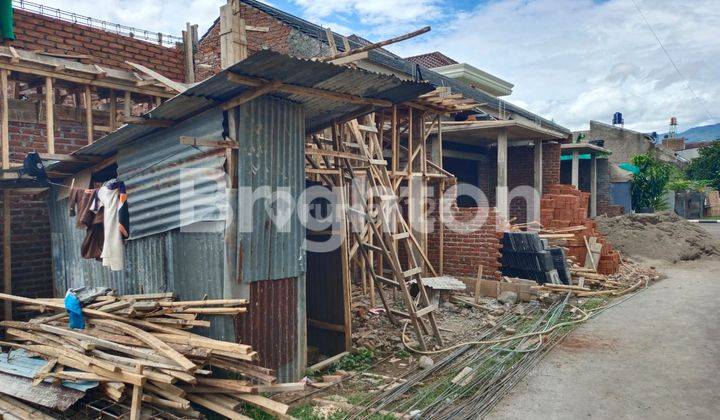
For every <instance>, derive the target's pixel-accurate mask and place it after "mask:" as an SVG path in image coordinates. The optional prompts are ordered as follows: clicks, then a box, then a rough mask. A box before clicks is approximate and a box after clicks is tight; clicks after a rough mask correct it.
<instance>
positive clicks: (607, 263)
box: [540, 184, 620, 274]
mask: <svg viewBox="0 0 720 420" xmlns="http://www.w3.org/2000/svg"><path fill="white" fill-rule="evenodd" d="M545 191H547V193H546V194H543V196H542V199H541V200H540V222H541V223H542V225H543V227H544V228H545V229H547V230H548V232H547V234H546V236H545V237H546V238H548V239H552V237H551V236H547V235H556V238H557V239H564V240H565V243H564V246H565V247H566V249H567V254H568V256H570V257H572V258H573V259H574V260H575V261H576V262H577V263H578V264H580V265H583V266H584V265H586V264H585V258H586V256H587V253H588V246H587V245H586V241H587V240H589V239H590V238H595V239H596V241H597V243H599V244H601V245H602V248H601V250H600V259H599V261H595V265H597V272H598V273H600V274H614V273H616V272H617V271H618V268H619V267H620V254H619V253H618V252H617V251H616V250H614V249H613V247H612V245H611V244H610V243H609V242H608V241H607V240H606V239H605V236H604V235H603V234H602V233H600V232H599V231H598V230H597V223H596V222H595V221H594V220H592V219H590V218H588V216H587V215H588V204H589V200H590V194H589V193H586V192H582V191H580V190H578V189H577V188H575V187H574V186H572V185H564V184H554V185H549V186H547V187H546V188H545Z"/></svg>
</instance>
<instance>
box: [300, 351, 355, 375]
mask: <svg viewBox="0 0 720 420" xmlns="http://www.w3.org/2000/svg"><path fill="white" fill-rule="evenodd" d="M349 354H350V352H349V351H344V352H342V353H338V354H336V355H335V356H332V357H329V358H327V359H325V360H323V361H322V362H318V363H315V364H314V365H312V366H309V367H308V368H307V372H308V373H315V372H319V371H321V370H323V369H325V368H327V367H329V366H331V365H333V364H334V363H335V362H337V361H339V360H340V359H342V358H343V357H345V356H347V355H349Z"/></svg>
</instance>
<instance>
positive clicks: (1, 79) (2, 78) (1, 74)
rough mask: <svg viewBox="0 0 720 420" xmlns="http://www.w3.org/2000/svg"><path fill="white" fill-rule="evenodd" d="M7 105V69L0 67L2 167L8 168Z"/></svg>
mask: <svg viewBox="0 0 720 420" xmlns="http://www.w3.org/2000/svg"><path fill="white" fill-rule="evenodd" d="M9 112H10V108H9V106H8V71H7V70H5V69H0V113H2V115H0V118H2V122H0V136H2V168H3V170H5V169H10V126H9Z"/></svg>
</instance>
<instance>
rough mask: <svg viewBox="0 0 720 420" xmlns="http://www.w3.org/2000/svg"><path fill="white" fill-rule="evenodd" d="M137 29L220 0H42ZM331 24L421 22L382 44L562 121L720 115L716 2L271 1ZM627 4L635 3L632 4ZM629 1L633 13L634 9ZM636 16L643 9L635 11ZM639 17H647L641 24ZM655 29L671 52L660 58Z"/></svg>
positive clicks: (206, 10) (716, 119) (629, 122)
mask: <svg viewBox="0 0 720 420" xmlns="http://www.w3.org/2000/svg"><path fill="white" fill-rule="evenodd" d="M42 2H43V4H45V5H47V6H51V7H57V8H60V9H63V10H68V11H73V12H76V13H80V14H85V15H89V16H92V17H96V18H100V19H105V20H109V21H112V22H117V23H123V24H126V25H131V26H134V27H138V28H141V29H149V30H152V31H156V32H157V31H161V32H165V33H170V34H176V35H179V33H180V31H181V30H182V28H183V27H184V25H185V22H186V21H189V22H192V23H197V24H198V25H199V27H200V28H199V29H200V33H201V34H202V33H204V31H205V30H206V29H207V28H208V26H209V25H210V24H211V23H212V22H213V20H214V19H215V18H217V16H218V8H219V6H220V5H222V4H224V3H225V1H224V0H173V1H166V2H161V1H157V0H42ZM267 3H269V4H271V5H273V6H275V7H277V8H279V9H282V10H285V11H287V12H290V13H292V14H294V15H297V16H300V17H303V18H305V19H307V20H310V21H311V22H315V23H318V24H321V25H323V26H325V27H330V28H332V29H333V30H334V31H336V32H338V33H341V34H345V35H349V34H353V33H355V34H358V35H360V36H362V37H364V38H367V39H370V40H373V41H379V40H382V39H386V38H389V37H392V36H396V35H399V34H402V33H406V32H409V31H411V30H414V29H418V28H420V27H422V26H425V25H430V26H431V27H432V31H431V32H429V33H427V34H424V35H422V36H420V37H417V38H414V39H412V40H408V41H404V42H402V43H399V44H396V45H394V46H391V47H389V49H390V50H391V51H392V52H394V53H396V54H398V55H400V56H403V57H407V56H411V55H415V54H421V53H425V52H431V51H442V52H443V53H444V54H446V55H448V56H450V57H452V58H453V59H455V60H456V61H458V62H464V63H468V64H471V65H473V66H475V67H478V68H480V69H482V70H484V71H487V72H489V73H491V74H493V75H495V76H498V77H500V78H502V79H504V80H507V81H509V82H511V83H513V84H514V85H515V87H514V90H513V94H512V95H511V96H509V97H506V99H507V100H508V101H510V102H512V103H514V104H516V105H518V106H521V107H524V108H526V109H528V110H529V111H532V112H534V113H536V114H538V115H541V116H543V117H545V118H548V119H552V120H554V121H555V122H557V123H559V124H562V125H564V126H565V127H568V128H570V129H573V130H579V129H586V128H587V126H588V121H589V120H591V119H593V120H599V121H604V122H608V123H610V122H611V120H612V115H613V113H614V112H616V111H619V112H622V113H623V116H624V119H625V127H627V128H630V129H635V130H639V131H644V132H652V131H657V132H666V131H667V129H668V123H669V119H670V117H671V116H675V117H677V118H678V122H679V131H683V130H684V129H687V128H690V127H693V126H697V125H706V124H714V123H720V59H718V57H720V41H719V40H720V7H718V0H692V1H687V0H686V1H678V0H634V1H633V0H483V1H469V0H270V1H267ZM636 4H637V7H636ZM638 8H639V9H640V11H638ZM641 13H642V14H641ZM643 15H644V16H645V18H646V19H647V21H648V23H649V25H648V24H646V22H645V20H644V19H643ZM650 28H652V30H653V31H655V33H656V34H657V36H658V38H659V39H660V41H661V42H662V44H663V45H664V47H665V49H666V50H667V53H668V54H669V55H670V57H671V58H672V60H673V62H674V63H675V65H676V66H677V70H676V68H675V66H673V64H672V63H671V61H670V60H669V59H668V56H667V55H666V54H665V52H664V51H663V49H662V48H661V46H660V43H659V42H658V40H657V39H656V38H655V36H654V35H653V32H652V31H651V29H650Z"/></svg>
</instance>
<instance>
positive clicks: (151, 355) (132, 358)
mask: <svg viewBox="0 0 720 420" xmlns="http://www.w3.org/2000/svg"><path fill="white" fill-rule="evenodd" d="M0 299H2V300H7V301H11V302H15V303H19V304H21V305H23V309H26V310H27V309H31V310H36V311H40V312H43V313H44V312H46V311H55V312H57V311H62V312H60V313H57V314H54V315H46V314H43V316H41V317H38V318H34V319H32V320H30V321H29V322H20V321H2V322H0V325H1V326H2V327H4V330H5V336H6V341H2V342H0V344H1V345H2V346H3V347H9V348H11V349H24V350H25V352H27V353H29V354H31V355H36V356H37V357H41V358H42V359H45V360H46V365H45V366H44V367H43V368H42V369H40V370H39V371H38V373H37V374H36V375H37V376H36V378H35V380H36V381H37V382H38V383H40V382H43V381H56V382H59V381H61V380H62V381H95V382H98V383H99V384H100V386H99V388H98V389H99V390H100V392H102V393H103V394H104V396H105V397H106V398H108V399H111V400H113V401H123V400H125V401H129V402H130V407H131V408H130V411H131V412H130V417H131V418H140V416H141V413H142V406H143V404H150V405H153V406H155V407H157V408H162V409H164V410H168V411H172V412H174V413H176V414H179V415H180V416H183V417H187V418H195V417H200V413H199V412H197V411H195V409H193V407H192V405H191V403H194V404H196V405H198V406H201V407H204V408H206V409H209V410H212V411H215V412H217V413H219V414H221V415H223V416H225V417H228V418H245V417H244V416H243V415H242V414H240V413H238V412H237V411H236V409H237V408H238V407H239V406H241V405H243V404H246V403H247V404H251V405H254V406H257V407H258V408H260V409H261V410H264V411H266V412H268V413H270V414H272V415H280V416H284V415H285V414H286V413H287V410H288V407H287V406H286V405H284V404H281V403H278V402H276V401H274V400H271V399H269V398H266V397H264V396H261V395H258V394H259V393H266V392H270V393H272V392H285V391H298V390H301V389H302V388H304V384H302V383H300V384H276V383H275V382H276V378H275V375H274V372H273V371H272V370H270V369H265V368H262V367H259V366H256V365H253V364H251V363H250V362H252V361H253V360H256V359H257V358H258V355H257V353H256V352H255V351H253V349H252V348H251V346H249V345H246V344H240V343H231V342H225V341H220V340H215V339H211V338H208V337H205V336H202V335H199V334H196V333H194V332H192V331H191V329H193V328H197V327H209V326H210V322H209V321H207V320H202V319H198V316H199V315H203V314H209V315H237V314H242V313H244V312H245V311H246V308H245V306H246V305H247V301H246V300H243V299H221V300H198V301H176V300H174V297H173V294H172V293H159V294H144V295H125V296H113V295H108V296H99V297H97V298H95V299H94V301H93V302H91V303H89V304H86V305H85V306H84V308H83V315H84V317H85V323H86V326H85V329H70V328H68V326H67V320H66V319H65V318H66V317H67V314H66V313H65V312H64V311H65V308H64V304H63V303H62V300H61V299H29V298H24V297H20V296H14V295H8V294H0ZM228 378H236V379H228ZM2 392H3V391H2V390H1V389H0V393H2Z"/></svg>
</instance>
